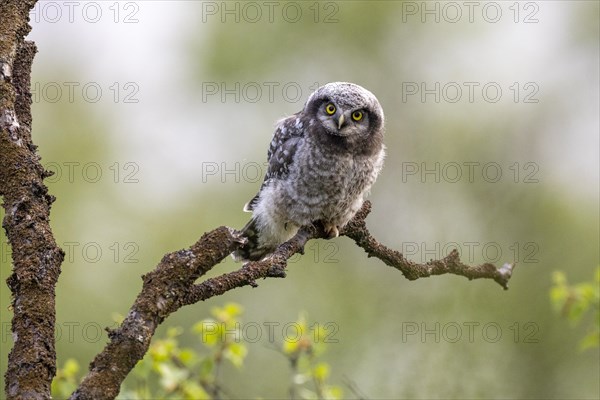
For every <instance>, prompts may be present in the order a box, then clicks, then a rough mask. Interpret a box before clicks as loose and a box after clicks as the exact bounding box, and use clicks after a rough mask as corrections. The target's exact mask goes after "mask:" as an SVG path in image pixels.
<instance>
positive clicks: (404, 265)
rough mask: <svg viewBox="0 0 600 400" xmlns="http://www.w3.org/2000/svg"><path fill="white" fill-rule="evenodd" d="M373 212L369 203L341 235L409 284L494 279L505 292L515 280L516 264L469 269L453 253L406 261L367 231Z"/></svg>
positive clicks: (457, 255)
mask: <svg viewBox="0 0 600 400" xmlns="http://www.w3.org/2000/svg"><path fill="white" fill-rule="evenodd" d="M370 212H371V203H370V202H368V201H366V202H365V204H364V205H363V208H362V209H361V210H360V211H359V212H358V214H357V215H356V216H355V217H354V219H353V220H352V221H350V223H349V224H348V225H347V226H346V227H345V228H344V229H343V230H342V232H341V234H342V235H345V236H348V237H349V238H351V239H353V240H354V242H356V244H357V245H358V246H360V247H362V248H363V249H364V250H365V251H366V252H367V255H368V256H369V257H377V258H379V259H380V260H381V261H383V262H384V263H386V264H387V265H389V266H390V267H394V268H396V269H397V270H399V271H400V272H402V274H403V275H404V276H405V277H406V278H407V279H409V280H411V281H414V280H416V279H419V278H426V277H429V276H431V275H443V274H455V275H460V276H464V277H465V278H468V279H469V280H471V279H480V278H486V279H493V280H494V281H496V282H497V283H498V284H499V285H500V286H502V287H503V288H504V289H508V281H509V279H510V277H511V276H512V271H513V269H514V267H515V266H514V264H504V265H503V266H502V267H501V268H496V266H494V265H493V264H489V263H485V264H481V265H477V266H474V267H470V266H468V265H466V264H463V263H462V262H461V261H460V257H459V254H458V251H457V250H456V249H455V250H452V252H450V254H448V255H447V256H446V257H444V258H442V259H441V260H431V261H429V262H427V263H425V264H418V263H415V262H412V261H409V260H407V259H406V258H405V257H404V256H403V255H402V253H400V252H398V251H396V250H392V249H390V248H388V247H386V246H384V245H383V244H381V243H379V242H377V240H375V238H373V236H371V233H370V232H369V230H368V229H367V225H366V223H365V219H366V218H367V215H369V213H370Z"/></svg>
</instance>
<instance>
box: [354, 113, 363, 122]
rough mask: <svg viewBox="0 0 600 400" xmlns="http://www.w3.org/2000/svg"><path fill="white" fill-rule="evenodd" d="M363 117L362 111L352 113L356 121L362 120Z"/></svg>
mask: <svg viewBox="0 0 600 400" xmlns="http://www.w3.org/2000/svg"><path fill="white" fill-rule="evenodd" d="M362 117H363V113H362V112H360V111H354V112H353V113H352V119H353V120H355V121H360V120H361V119H362Z"/></svg>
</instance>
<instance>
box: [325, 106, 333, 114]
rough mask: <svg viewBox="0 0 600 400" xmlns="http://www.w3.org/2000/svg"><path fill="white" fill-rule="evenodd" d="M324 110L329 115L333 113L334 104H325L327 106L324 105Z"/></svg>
mask: <svg viewBox="0 0 600 400" xmlns="http://www.w3.org/2000/svg"><path fill="white" fill-rule="evenodd" d="M325 112H326V113H327V114H329V115H333V114H335V106H334V105H333V104H331V103H329V104H327V107H325Z"/></svg>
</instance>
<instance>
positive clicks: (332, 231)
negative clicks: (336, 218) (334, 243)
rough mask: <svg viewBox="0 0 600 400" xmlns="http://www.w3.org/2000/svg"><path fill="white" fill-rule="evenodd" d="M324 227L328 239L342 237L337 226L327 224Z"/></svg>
mask: <svg viewBox="0 0 600 400" xmlns="http://www.w3.org/2000/svg"><path fill="white" fill-rule="evenodd" d="M323 227H324V228H325V235H327V239H333V238H336V237H338V236H340V231H339V230H338V227H337V226H336V225H331V224H327V223H325V224H323Z"/></svg>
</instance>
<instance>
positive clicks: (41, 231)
mask: <svg viewBox="0 0 600 400" xmlns="http://www.w3.org/2000/svg"><path fill="white" fill-rule="evenodd" d="M35 3H36V1H34V0H27V1H23V0H2V1H0V18H1V19H2V22H1V23H0V196H2V198H3V204H2V206H3V207H4V210H5V212H6V213H5V217H4V220H3V221H2V226H3V228H4V229H5V230H6V236H7V238H8V240H9V243H10V245H11V248H12V261H13V273H12V275H11V276H10V277H9V278H8V280H7V283H8V286H9V288H10V290H11V292H12V310H13V312H14V314H13V319H12V335H13V340H14V345H13V348H12V350H11V352H10V354H9V355H8V369H7V371H6V374H5V392H6V396H7V398H9V399H17V398H18V399H25V398H28V399H33V398H35V399H50V383H51V382H52V378H53V377H54V375H55V372H56V352H55V347H54V325H55V302H54V290H55V286H56V282H57V280H58V276H59V274H60V265H61V263H62V261H63V258H64V253H63V251H62V250H61V249H60V248H59V247H58V246H57V245H56V242H55V240H54V237H53V235H52V230H51V229H50V224H49V214H50V205H51V204H52V202H53V201H54V198H53V197H52V196H50V195H49V194H48V189H47V188H46V186H45V185H44V183H43V179H44V178H45V177H47V176H48V174H47V173H46V172H45V171H44V169H43V168H42V166H41V164H40V162H39V156H38V155H37V154H36V153H35V150H36V146H35V145H34V144H33V142H32V140H31V93H30V75H31V65H32V62H33V58H34V55H35V53H36V48H35V45H34V44H33V42H27V41H24V37H25V36H26V35H27V33H28V32H29V30H30V27H29V24H28V22H29V11H30V10H31V9H32V8H33V6H34V5H35Z"/></svg>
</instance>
